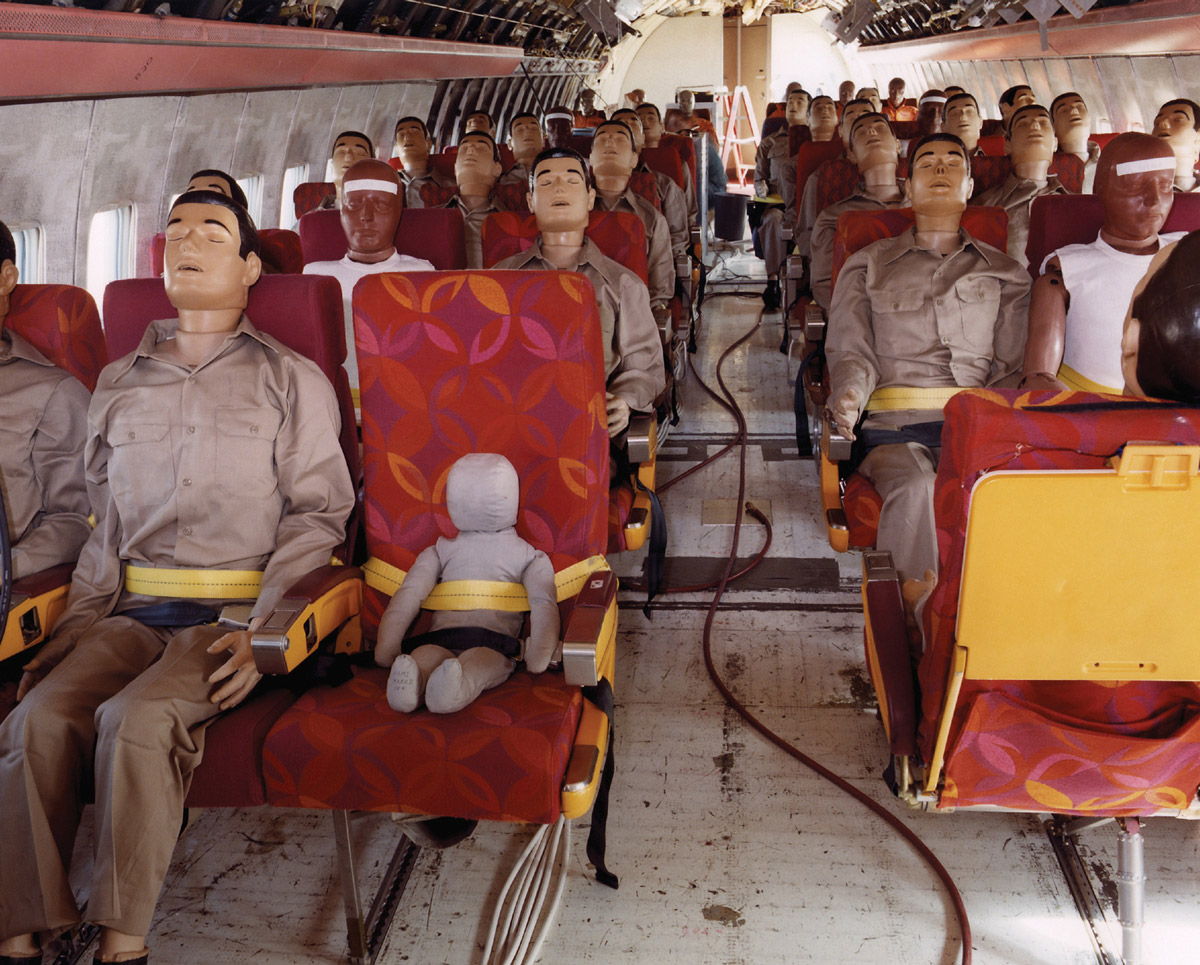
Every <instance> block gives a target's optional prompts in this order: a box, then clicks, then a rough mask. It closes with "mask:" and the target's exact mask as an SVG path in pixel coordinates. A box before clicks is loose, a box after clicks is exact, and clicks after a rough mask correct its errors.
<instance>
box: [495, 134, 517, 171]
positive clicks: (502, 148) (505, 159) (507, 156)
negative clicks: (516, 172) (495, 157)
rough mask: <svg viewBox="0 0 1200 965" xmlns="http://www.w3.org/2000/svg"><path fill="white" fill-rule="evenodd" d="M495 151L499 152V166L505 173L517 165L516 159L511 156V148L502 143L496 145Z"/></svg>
mask: <svg viewBox="0 0 1200 965" xmlns="http://www.w3.org/2000/svg"><path fill="white" fill-rule="evenodd" d="M496 149H497V150H498V151H499V152H500V166H501V167H502V168H504V170H505V171H507V170H508V169H509V168H511V167H512V166H513V165H514V164H516V163H517V159H516V157H515V156H514V155H513V152H512V148H511V147H509V146H508V145H507V144H505V143H504V142H503V141H501V142H498V143H497V144H496Z"/></svg>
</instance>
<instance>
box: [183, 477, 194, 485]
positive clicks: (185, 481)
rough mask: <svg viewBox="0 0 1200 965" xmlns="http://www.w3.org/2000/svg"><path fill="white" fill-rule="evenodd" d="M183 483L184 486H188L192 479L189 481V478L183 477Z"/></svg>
mask: <svg viewBox="0 0 1200 965" xmlns="http://www.w3.org/2000/svg"><path fill="white" fill-rule="evenodd" d="M183 484H184V485H185V486H190V485H191V484H192V481H191V479H185V480H184V481H183Z"/></svg>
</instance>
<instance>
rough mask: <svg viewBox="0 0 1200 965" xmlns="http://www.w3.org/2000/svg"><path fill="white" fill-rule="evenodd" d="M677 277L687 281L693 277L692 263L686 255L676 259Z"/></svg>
mask: <svg viewBox="0 0 1200 965" xmlns="http://www.w3.org/2000/svg"><path fill="white" fill-rule="evenodd" d="M675 277H676V278H677V279H679V280H680V281H685V280H688V279H690V278H691V277H692V263H691V261H689V260H688V258H687V256H686V255H685V256H684V257H682V258H679V259H677V260H676V262H675Z"/></svg>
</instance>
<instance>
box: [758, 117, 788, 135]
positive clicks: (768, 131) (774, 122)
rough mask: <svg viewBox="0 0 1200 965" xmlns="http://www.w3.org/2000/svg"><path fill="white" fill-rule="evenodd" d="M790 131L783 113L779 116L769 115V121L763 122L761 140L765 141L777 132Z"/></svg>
mask: <svg viewBox="0 0 1200 965" xmlns="http://www.w3.org/2000/svg"><path fill="white" fill-rule="evenodd" d="M787 129H788V122H787V118H786V117H784V116H783V112H782V111H780V112H779V113H778V114H771V113H768V114H767V119H766V120H765V121H763V125H762V134H760V135H759V140H763V141H765V140H766V139H767V138H768V137H770V136H771V135H772V134H774V133H776V132H777V131H786V130H787Z"/></svg>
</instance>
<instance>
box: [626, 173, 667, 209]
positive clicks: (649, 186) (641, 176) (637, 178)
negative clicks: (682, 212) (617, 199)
mask: <svg viewBox="0 0 1200 965" xmlns="http://www.w3.org/2000/svg"><path fill="white" fill-rule="evenodd" d="M629 189H630V190H631V191H633V193H634V194H640V195H641V196H642V197H643V198H645V199H646V200H647V201H649V202H650V203H651V204H652V205H654V210H655V211H657V212H658V213H659V214H662V198H660V197H659V195H658V184H657V183H656V182H655V180H654V175H653V174H652V173H651V172H650V171H634V172H633V173H631V174H630V175H629Z"/></svg>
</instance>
